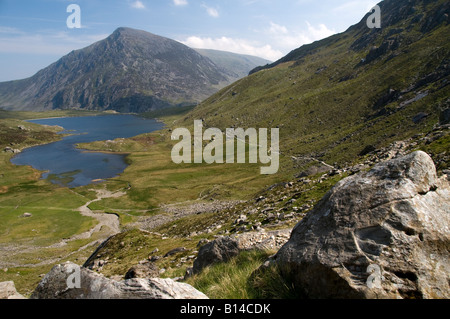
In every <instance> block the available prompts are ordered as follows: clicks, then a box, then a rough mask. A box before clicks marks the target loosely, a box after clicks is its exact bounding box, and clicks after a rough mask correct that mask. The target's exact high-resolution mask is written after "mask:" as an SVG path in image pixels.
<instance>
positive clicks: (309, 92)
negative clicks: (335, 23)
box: [176, 0, 450, 172]
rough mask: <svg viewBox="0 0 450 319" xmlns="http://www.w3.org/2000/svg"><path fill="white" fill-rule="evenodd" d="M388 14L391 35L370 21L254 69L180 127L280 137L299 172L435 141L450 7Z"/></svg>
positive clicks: (449, 58)
mask: <svg viewBox="0 0 450 319" xmlns="http://www.w3.org/2000/svg"><path fill="white" fill-rule="evenodd" d="M379 5H380V7H381V8H382V13H383V12H384V14H382V21H383V22H382V28H381V29H369V28H368V27H367V25H366V20H367V17H368V15H369V14H366V15H365V16H364V18H363V19H362V20H361V21H360V22H359V23H357V24H355V25H354V26H351V27H349V28H348V29H347V31H345V32H343V33H340V34H336V35H333V36H331V37H329V38H326V39H323V40H320V41H317V42H314V43H312V44H309V45H305V46H302V47H300V48H298V49H296V50H293V51H292V52H290V53H289V54H288V55H286V56H285V57H283V58H282V59H280V60H278V61H276V62H274V63H273V64H271V65H268V66H265V67H262V68H258V69H254V70H253V71H252V72H250V73H251V74H250V76H248V77H246V78H244V79H241V80H239V81H237V82H236V83H233V84H232V85H230V86H228V87H227V88H225V89H223V90H221V91H219V92H218V93H216V94H214V95H213V96H211V97H210V98H208V99H207V100H205V101H204V102H202V103H201V104H200V105H198V106H197V107H196V108H195V109H194V110H192V111H191V112H190V113H188V114H187V115H186V116H185V117H184V118H182V119H180V120H179V122H178V123H176V125H177V126H180V127H183V126H184V127H186V126H188V125H192V123H193V120H194V119H200V118H201V119H204V125H205V127H218V128H220V129H224V128H226V127H244V128H249V127H253V128H257V127H266V128H271V127H277V128H280V135H281V136H280V141H281V142H280V147H281V153H282V157H283V158H284V159H283V161H284V167H285V168H287V167H289V169H290V170H293V172H295V171H298V169H306V168H308V167H309V166H317V163H319V162H325V163H327V164H329V165H334V166H340V165H345V164H349V163H351V162H352V161H354V160H355V159H356V158H358V156H362V155H363V154H364V153H366V152H365V150H368V149H373V148H382V147H385V146H387V145H389V143H392V142H395V141H399V140H403V139H407V138H409V137H411V136H413V135H415V134H424V133H425V134H426V133H428V132H429V131H430V130H432V128H433V126H434V125H435V124H436V123H439V118H440V117H442V114H448V108H449V107H450V99H449V95H450V94H449V91H450V87H449V83H450V82H449V79H450V67H449V65H450V64H449V62H450V45H449V41H447V40H446V39H448V34H449V32H450V31H449V23H450V19H449V13H450V4H449V3H448V2H447V1H442V0H438V1H432V2H429V1H423V0H414V1H407V0H399V1H393V0H385V1H383V2H381V3H380V4H379ZM446 112H447V113H446ZM360 154H362V155H360ZM366 154H367V153H366Z"/></svg>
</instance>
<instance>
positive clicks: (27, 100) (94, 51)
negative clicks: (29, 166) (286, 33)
mask: <svg viewBox="0 0 450 319" xmlns="http://www.w3.org/2000/svg"><path fill="white" fill-rule="evenodd" d="M225 55H226V54H225ZM207 56H211V59H212V60H215V58H214V57H218V59H219V54H218V53H216V54H208V53H207V52H204V54H203V55H202V54H199V53H198V52H197V51H195V50H193V49H191V48H189V47H187V46H185V45H183V44H181V43H179V42H177V41H174V40H171V39H168V38H164V37H160V36H157V35H154V34H151V33H148V32H145V31H140V30H134V29H130V28H119V29H117V30H116V31H114V33H113V34H112V35H111V36H109V37H108V38H106V39H104V40H102V41H99V42H96V43H94V44H92V45H91V46H89V47H87V48H84V49H81V50H77V51H72V52H71V53H69V54H68V55H66V56H64V57H62V58H61V59H60V60H58V61H57V62H55V63H53V64H52V65H50V66H48V67H47V68H45V69H43V70H41V71H39V72H38V73H36V74H35V75H34V76H32V77H30V78H28V79H24V80H18V81H10V82H3V83H0V107H1V108H4V109H9V110H50V109H86V110H115V111H120V112H145V111H150V110H156V109H160V108H164V107H170V106H179V105H189V104H196V103H198V102H201V101H202V100H203V99H205V98H207V97H209V96H210V95H211V94H213V93H215V92H217V91H218V90H219V89H220V88H223V87H224V86H226V85H228V84H230V83H232V82H234V81H235V80H237V79H238V78H240V77H242V76H241V73H239V74H238V73H237V72H236V67H234V66H232V63H233V62H232V61H231V59H228V60H227V63H222V61H223V59H222V57H220V59H219V60H220V61H219V62H218V65H216V64H215V63H214V62H213V61H212V60H211V59H210V58H208V57H207ZM233 57H234V59H235V61H239V58H238V57H237V56H234V55H233ZM245 59H247V57H246V58H245ZM249 61H250V60H249ZM228 62H230V63H228ZM245 63H247V60H246V62H245ZM245 63H240V64H239V67H242V68H244V70H245V71H246V72H248V71H250V70H251V69H252V68H254V67H255V66H257V65H258V64H252V63H250V62H249V63H248V64H245ZM244 64H245V66H244Z"/></svg>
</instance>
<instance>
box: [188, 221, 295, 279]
mask: <svg viewBox="0 0 450 319" xmlns="http://www.w3.org/2000/svg"><path fill="white" fill-rule="evenodd" d="M290 233H291V230H290V229H284V230H277V231H269V232H267V231H265V230H261V231H258V232H247V233H243V234H239V235H235V236H232V237H230V236H227V237H219V238H217V239H216V240H213V241H211V242H209V243H207V244H205V245H203V246H202V247H201V248H200V250H199V252H198V257H197V259H196V260H195V261H194V267H193V269H192V271H191V270H188V273H187V274H188V276H189V275H191V274H198V273H200V272H201V271H202V270H203V269H204V268H205V267H208V266H211V265H213V264H216V263H220V262H227V261H228V260H230V259H231V258H233V257H236V256H237V255H239V253H240V252H241V251H245V250H253V249H259V250H277V249H279V248H280V247H281V246H282V245H283V244H285V243H286V242H287V240H288V239H289V235H290Z"/></svg>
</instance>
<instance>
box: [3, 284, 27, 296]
mask: <svg viewBox="0 0 450 319" xmlns="http://www.w3.org/2000/svg"><path fill="white" fill-rule="evenodd" d="M1 299H26V298H25V297H24V296H22V295H21V294H19V293H18V292H17V290H16V285H15V284H14V282H13V281H5V282H0V300H1Z"/></svg>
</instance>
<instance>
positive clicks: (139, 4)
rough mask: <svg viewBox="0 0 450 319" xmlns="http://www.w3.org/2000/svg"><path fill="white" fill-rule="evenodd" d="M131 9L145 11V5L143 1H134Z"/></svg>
mask: <svg viewBox="0 0 450 319" xmlns="http://www.w3.org/2000/svg"><path fill="white" fill-rule="evenodd" d="M131 7H133V8H135V9H145V5H144V4H143V3H142V1H139V0H138V1H134V2H133V3H132V4H131Z"/></svg>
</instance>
